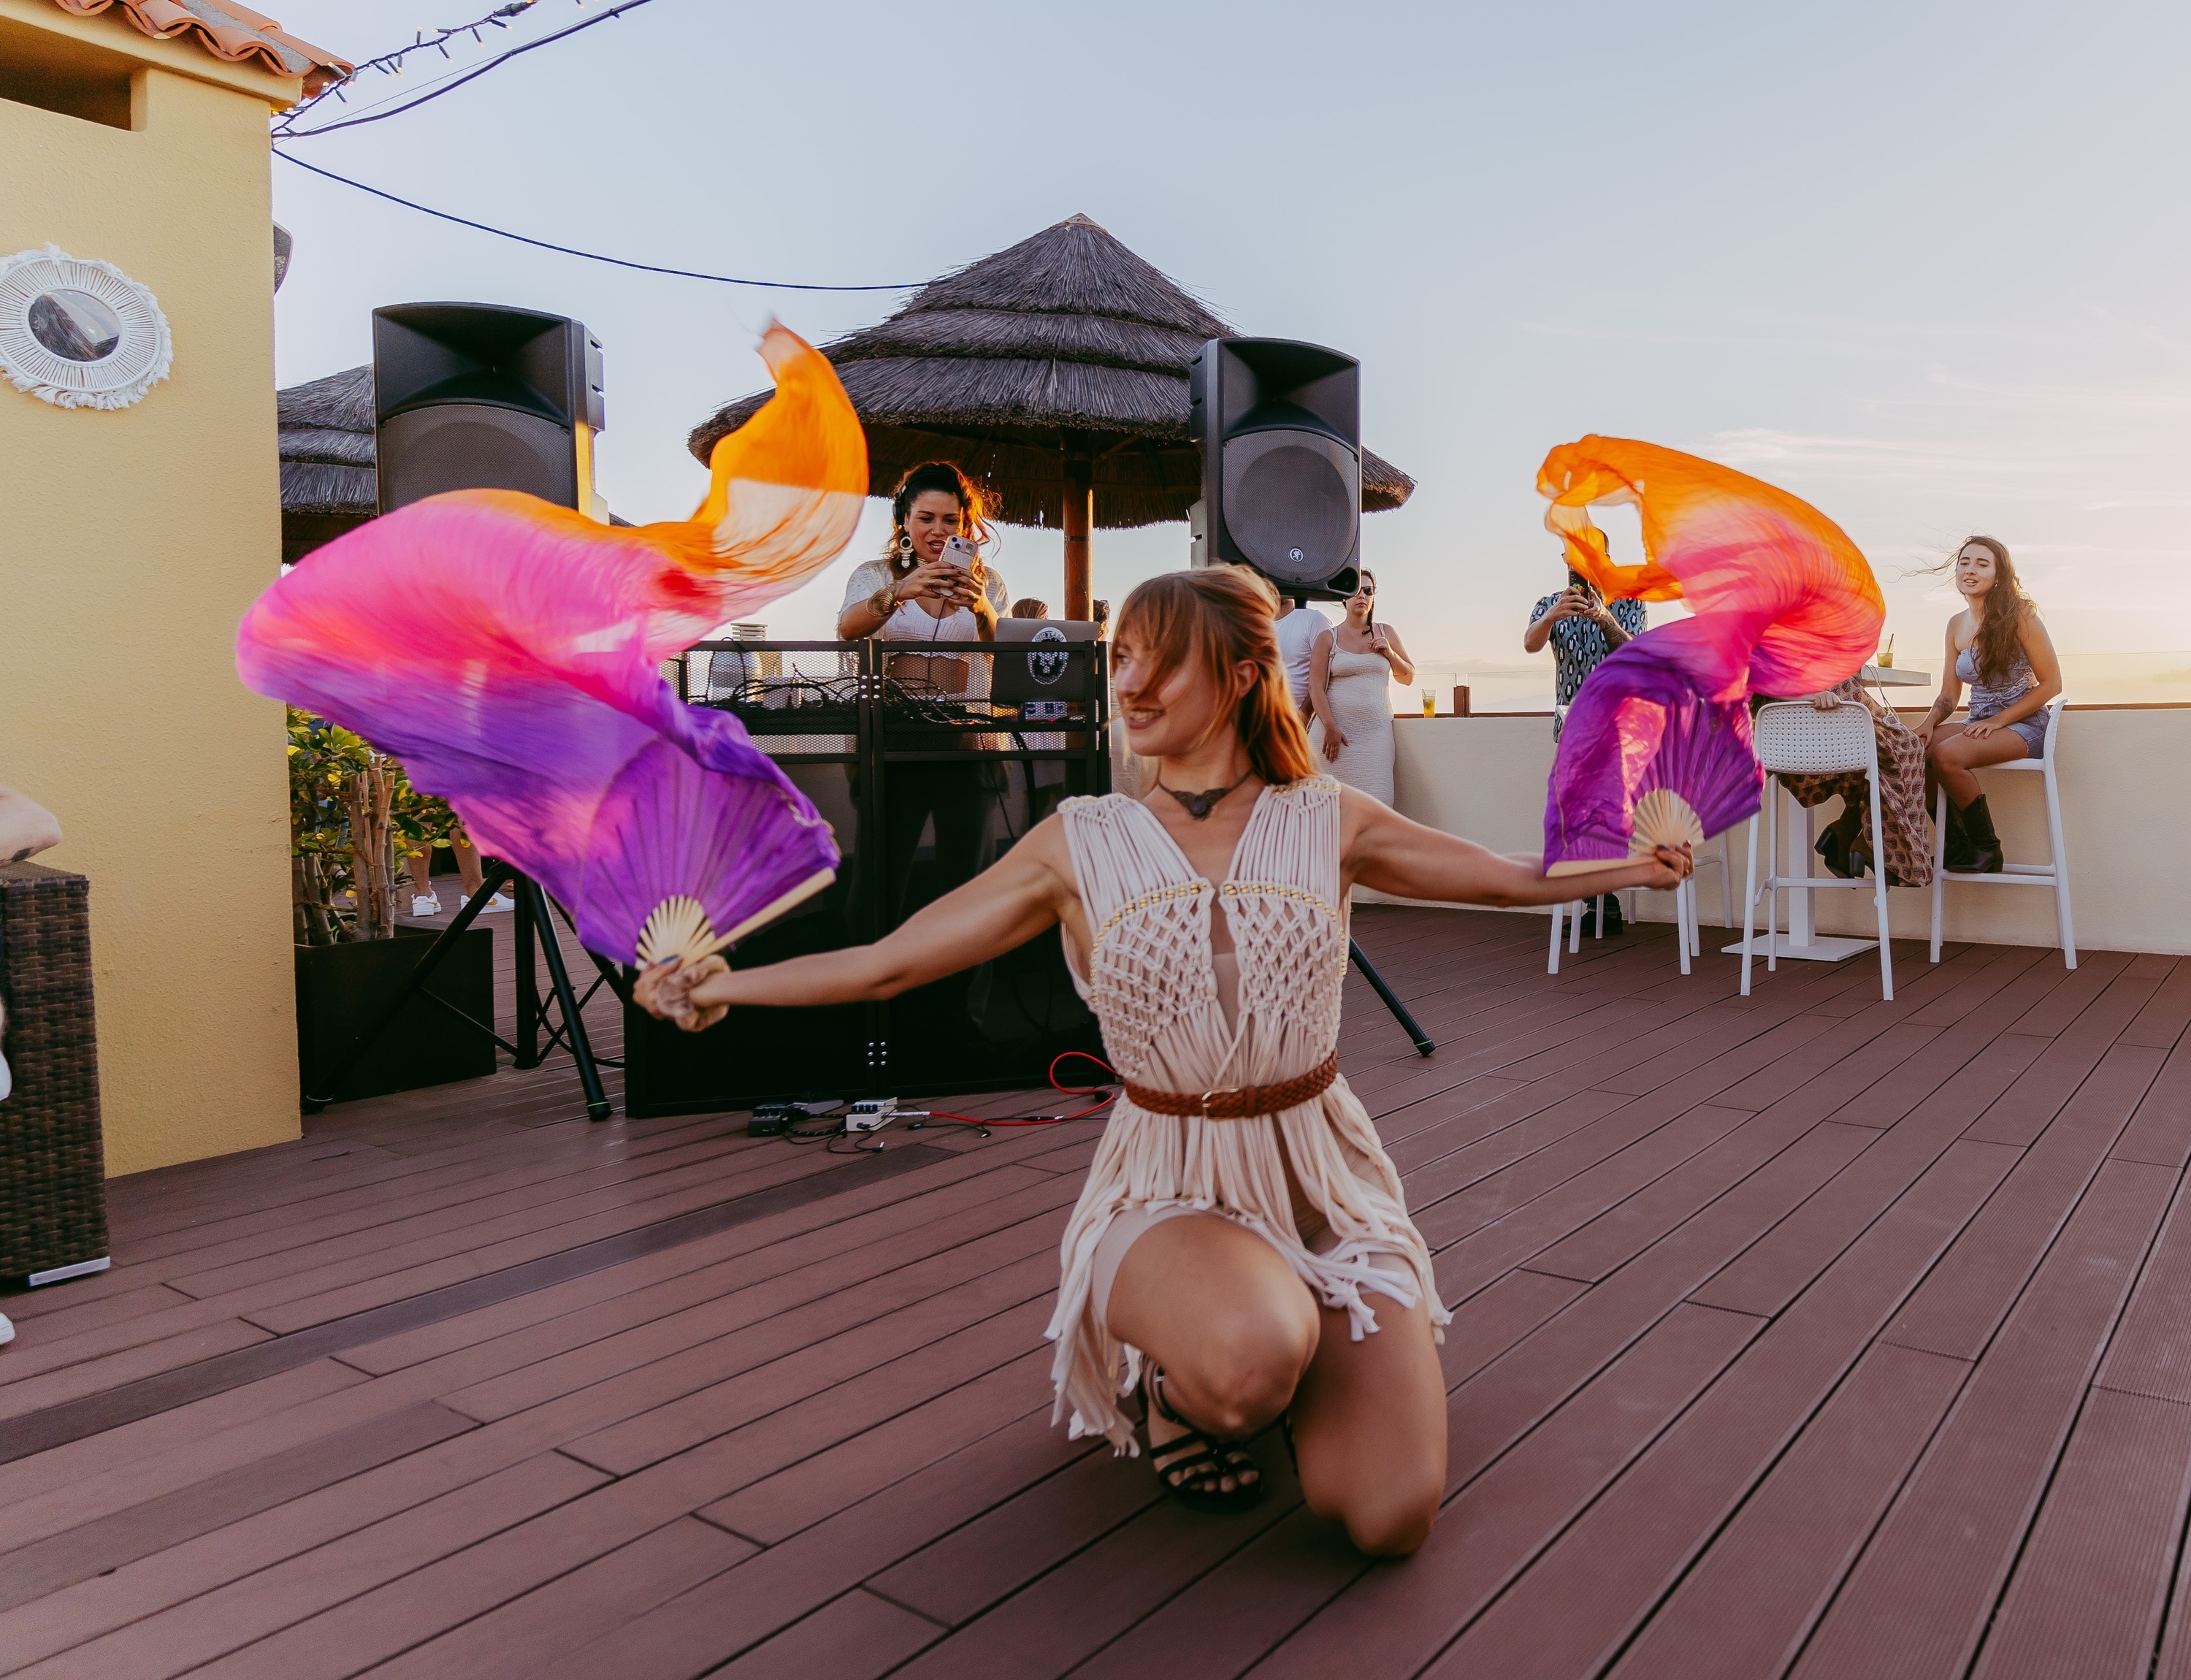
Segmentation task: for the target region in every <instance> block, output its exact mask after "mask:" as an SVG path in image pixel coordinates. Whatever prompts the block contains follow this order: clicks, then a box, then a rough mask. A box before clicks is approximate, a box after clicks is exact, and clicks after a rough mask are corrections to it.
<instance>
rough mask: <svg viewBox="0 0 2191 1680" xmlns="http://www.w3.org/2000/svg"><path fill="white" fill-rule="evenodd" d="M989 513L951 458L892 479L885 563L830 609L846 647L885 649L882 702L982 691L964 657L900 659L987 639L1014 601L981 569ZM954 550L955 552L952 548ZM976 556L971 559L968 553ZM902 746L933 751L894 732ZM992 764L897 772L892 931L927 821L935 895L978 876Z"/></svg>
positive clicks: (890, 863) (934, 764) (889, 846)
mask: <svg viewBox="0 0 2191 1680" xmlns="http://www.w3.org/2000/svg"><path fill="white" fill-rule="evenodd" d="M986 513H987V507H986V506H985V505H984V504H983V502H982V494H981V493H980V491H978V490H976V488H975V487H974V485H973V484H972V482H971V481H969V480H968V478H967V477H966V476H965V474H964V473H962V472H960V471H959V469H958V468H956V467H954V466H953V465H952V464H950V463H949V462H948V461H930V462H927V463H925V464H923V465H920V466H917V467H915V468H913V470H912V471H911V472H908V474H906V476H904V477H903V478H902V479H900V480H899V481H898V486H897V489H896V493H893V494H892V496H891V532H890V536H889V538H888V539H887V540H886V541H885V543H884V544H883V551H882V554H881V555H879V557H878V558H876V559H874V560H871V561H868V563H867V564H866V565H864V566H862V567H856V568H854V570H853V572H852V575H851V578H849V579H848V580H847V581H846V583H845V604H844V606H843V607H840V608H839V609H838V612H837V635H839V638H840V639H842V640H843V641H857V640H859V639H860V638H861V637H862V636H873V637H874V638H875V639H876V640H877V641H883V642H887V643H888V644H890V652H889V655H888V657H887V658H885V661H884V663H883V675H885V677H886V678H888V679H889V680H890V681H891V684H892V685H893V686H891V688H890V689H888V690H886V691H885V693H886V696H887V697H888V698H896V699H897V700H900V701H902V702H903V703H905V704H906V705H908V707H911V706H916V705H918V704H919V702H921V701H923V700H935V701H940V702H942V703H945V704H946V705H948V704H951V703H954V702H959V703H963V702H965V700H967V699H969V698H986V697H987V693H988V689H989V685H988V672H987V663H988V662H987V660H986V659H984V660H982V669H980V670H976V669H975V668H974V664H973V662H972V661H970V660H969V659H968V658H966V656H965V654H963V653H960V654H952V653H932V654H931V653H919V652H898V651H897V650H898V649H899V648H900V647H905V648H908V649H910V648H914V647H918V646H920V645H921V644H922V643H924V642H938V641H944V642H950V641H960V642H966V641H995V640H996V639H997V620H998V619H999V618H1000V617H1002V616H1003V615H1004V612H1005V610H1006V603H1007V602H1009V601H1010V600H1011V594H1010V591H1009V590H1008V589H1005V588H1004V578H1003V577H1002V576H1001V575H1000V574H999V572H998V571H997V569H996V568H995V567H993V566H986V565H984V564H983V563H982V559H981V556H980V552H979V550H978V547H977V546H975V545H978V544H982V543H984V542H986V541H987V540H988V537H989V527H988V524H987V520H986V519H985V517H984V515H985V514H986ZM954 538H959V539H962V540H961V541H959V542H958V543H956V544H954V542H953V539H954ZM970 547H973V549H974V551H973V552H972V553H971V554H970V555H969V554H968V553H967V550H968V549H969V548H970ZM936 736H937V738H936V740H935V741H934V742H933V744H934V745H936V746H938V747H942V748H949V747H954V746H960V745H964V744H965V742H964V739H963V737H957V736H953V735H948V734H946V733H944V732H940V731H939V732H936ZM898 739H899V741H900V743H902V744H929V743H921V742H916V741H915V739H914V737H911V736H909V735H907V734H905V733H904V732H903V731H902V730H901V731H900V732H899V735H898ZM988 771H989V766H987V765H984V764H982V763H981V762H980V761H978V760H975V759H972V758H969V759H968V760H965V762H963V763H958V764H953V763H952V762H950V761H948V760H929V761H926V762H913V763H898V764H893V765H892V766H891V770H890V798H889V800H888V801H887V802H886V803H887V810H888V812H889V815H888V817H887V820H886V823H885V829H886V832H885V834H884V836H883V868H884V881H885V892H886V894H887V897H885V900H884V904H885V915H886V916H887V918H888V921H889V925H891V926H893V927H894V926H896V925H897V923H898V922H899V920H902V918H903V916H904V914H905V912H906V910H907V908H908V903H907V897H906V894H907V889H908V886H910V885H911V882H912V878H913V861H914V854H915V853H916V852H917V851H919V847H920V835H921V831H922V829H925V828H926V827H927V826H928V823H929V819H930V818H931V817H933V818H934V819H935V823H936V891H937V892H938V893H939V894H941V893H945V892H948V891H951V890H952V889H953V887H955V886H960V885H961V884H962V883H964V882H966V881H970V880H972V879H973V878H974V875H975V873H976V871H977V870H979V869H980V868H981V867H982V836H983V834H984V833H985V832H986V830H987V814H988V808H989V800H990V798H991V795H992V794H993V792H994V791H995V789H993V788H992V787H991V786H990V785H989V784H988V783H987V781H986V780H985V779H984V777H985V776H986V775H987V772H988Z"/></svg>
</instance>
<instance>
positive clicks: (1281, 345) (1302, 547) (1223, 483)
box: [1187, 339, 1362, 600]
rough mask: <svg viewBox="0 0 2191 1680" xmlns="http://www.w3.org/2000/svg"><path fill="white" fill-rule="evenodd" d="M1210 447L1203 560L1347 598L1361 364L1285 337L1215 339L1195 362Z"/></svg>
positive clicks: (1353, 565)
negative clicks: (1238, 567) (1236, 566)
mask: <svg viewBox="0 0 2191 1680" xmlns="http://www.w3.org/2000/svg"><path fill="white" fill-rule="evenodd" d="M1187 383H1188V394H1189V399H1190V402H1191V407H1190V408H1189V411H1188V412H1189V419H1188V422H1187V424H1188V427H1189V430H1191V432H1192V436H1193V437H1194V441H1195V442H1196V443H1197V444H1198V446H1199V447H1200V448H1201V452H1202V504H1201V507H1200V510H1199V512H1198V517H1197V519H1196V521H1195V529H1194V559H1193V563H1194V564H1195V565H1197V566H1214V565H1219V564H1229V565H1240V566H1252V567H1255V569H1256V570H1257V571H1259V572H1262V573H1263V574H1264V575H1265V576H1266V577H1267V578H1270V579H1271V581H1272V583H1274V584H1277V585H1278V588H1279V589H1280V590H1281V591H1282V592H1283V593H1284V594H1287V595H1295V596H1303V597H1317V598H1321V599H1327V600H1331V599H1344V598H1345V597H1346V596H1347V595H1351V594H1352V593H1353V590H1354V584H1355V580H1356V570H1357V567H1359V566H1360V564H1361V561H1362V368H1361V364H1360V363H1359V362H1356V361H1355V360H1354V358H1353V357H1352V356H1341V355H1340V353H1339V352H1338V351H1337V350H1325V349H1323V348H1322V347H1321V346H1319V345H1303V344H1295V343H1294V342H1293V341H1292V340H1290V339H1210V340H1209V343H1207V344H1205V345H1203V347H1202V350H1201V352H1200V353H1199V354H1198V356H1196V357H1195V358H1194V362H1193V364H1192V367H1191V368H1190V369H1189V371H1188V374H1187Z"/></svg>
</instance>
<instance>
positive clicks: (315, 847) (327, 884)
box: [288, 707, 495, 1101]
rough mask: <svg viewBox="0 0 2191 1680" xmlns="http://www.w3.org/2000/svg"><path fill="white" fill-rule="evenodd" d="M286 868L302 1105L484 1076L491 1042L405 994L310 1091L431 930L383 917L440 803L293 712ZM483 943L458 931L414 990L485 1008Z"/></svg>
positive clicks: (449, 825)
mask: <svg viewBox="0 0 2191 1680" xmlns="http://www.w3.org/2000/svg"><path fill="white" fill-rule="evenodd" d="M288 755H289V871H290V885H291V889H292V891H291V899H292V903H291V914H292V918H293V925H294V928H295V937H296V944H297V1061H298V1066H299V1073H300V1074H301V1076H302V1079H303V1090H304V1094H305V1095H307V1096H333V1098H335V1099H336V1100H338V1101H340V1100H345V1099H348V1098H350V1097H354V1096H381V1095H383V1094H384V1093H386V1092H389V1091H415V1090H417V1089H418V1088H419V1087H421V1086H424V1085H445V1084H447V1083H448V1082H449V1081H450V1080H452V1079H475V1078H477V1077H479V1076H480V1075H481V1074H486V1073H492V1072H493V1071H494V1065H495V1064H494V1045H493V1044H492V1041H491V1040H489V1039H487V1036H486V1035H485V1034H481V1033H480V1032H478V1031H476V1030H475V1029H474V1028H470V1027H468V1026H466V1025H465V1024H464V1022H462V1021H460V1020H458V1019H457V1018H456V1017H454V1016H452V1015H451V1014H450V1013H449V1012H448V1011H447V1010H446V1009H443V1008H441V1006H440V1005H437V1004H435V1002H434V1001H433V1000H432V999H431V998H428V997H424V996H417V997H413V999H411V1000H410V1002H409V1003H407V1005H405V1006H404V1009H403V1012H402V1013H401V1015H399V1016H398V1017H396V1022H395V1024H394V1025H393V1026H391V1027H390V1028H389V1029H388V1030H387V1031H385V1032H384V1033H382V1034H380V1035H379V1037H378V1039H377V1040H376V1041H375V1042H374V1043H373V1044H372V1045H368V1046H367V1047H366V1051H365V1054H364V1055H363V1056H361V1057H360V1058H359V1060H358V1062H357V1063H356V1066H355V1067H354V1068H352V1069H351V1070H350V1074H349V1075H348V1077H347V1078H345V1079H344V1081H343V1084H342V1086H341V1088H340V1089H339V1090H338V1091H333V1092H328V1091H324V1090H322V1086H321V1082H322V1079H325V1078H327V1077H328V1076H329V1075H331V1074H332V1073H333V1072H334V1071H335V1070H336V1068H339V1066H340V1065H341V1063H342V1062H344V1060H346V1059H347V1058H348V1056H350V1053H351V1051H353V1050H354V1049H355V1048H356V1045H357V1041H358V1039H359V1037H360V1036H361V1034H364V1033H366V1032H367V1031H368V1030H370V1028H372V1026H373V1022H377V1021H378V1020H379V1019H380V1018H381V1016H382V1013H383V1012H384V1011H385V1010H386V1008H387V1007H388V1005H390V1003H391V1002H393V1001H394V1000H395V999H396V994H398V993H399V992H400V991H401V989H402V988H403V986H404V985H405V984H406V982H408V980H409V979H410V977H411V974H412V971H413V970H414V969H415V968H417V966H418V960H419V959H420V957H422V956H423V955H424V954H425V952H426V949H427V948H428V946H429V944H430V943H431V941H432V940H433V938H434V937H435V935H436V932H437V930H435V929H434V928H430V927H420V926H416V925H409V924H406V923H401V922H398V921H397V920H396V871H397V870H398V869H399V868H401V864H402V862H403V860H404V859H406V858H407V857H415V856H418V855H419V854H420V853H421V852H423V851H426V850H428V849H430V848H432V847H435V846H447V845H448V844H449V841H450V839H451V837H452V834H456V833H458V822H457V818H456V815H455V813H454V812H452V811H451V810H450V809H449V807H448V806H447V804H446V803H444V802H443V801H441V800H437V799H434V798H432V797H430V796H429V795H427V794H421V793H419V792H418V790H417V789H414V788H413V787H412V785H411V781H410V778H409V777H407V776H406V775H405V774H404V772H403V766H401V764H399V763H397V762H396V760H394V759H392V758H390V756H389V755H387V754H385V753H382V752H378V751H376V750H375V749H373V746H372V744H371V743H368V742H367V741H366V740H365V739H364V738H363V737H361V736H358V735H355V734H353V733H351V732H350V731H349V730H347V729H344V728H342V727H340V726H338V725H335V724H331V723H328V722H327V721H326V720H323V719H320V718H316V717H312V716H310V715H307V714H305V713H304V712H300V711H299V710H297V709H295V708H293V707H292V708H291V709H290V712H289V747H288ZM493 988H494V936H493V934H492V932H490V931H488V930H487V929H486V928H484V927H475V928H471V929H468V930H467V931H465V932H464V935H463V936H462V937H460V938H459V939H458V942H457V946H456V948H455V949H454V950H452V951H451V952H450V953H449V954H447V955H446V956H444V957H443V958H442V960H441V964H440V965H439V966H438V967H437V968H436V969H435V971H434V975H433V978H432V979H431V980H430V981H429V982H427V985H426V988H425V989H426V991H427V992H430V993H431V994H433V996H434V997H438V998H440V999H442V1000H443V1001H445V1002H447V1004H450V1005H453V1006H454V1007H455V1008H457V1009H458V1010H461V1011H464V1014H466V1015H468V1016H469V1017H472V1018H473V1019H474V1020H475V1021H481V1022H491V1021H492V1019H493V1010H494V989H493Z"/></svg>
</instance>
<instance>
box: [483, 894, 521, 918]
mask: <svg viewBox="0 0 2191 1680" xmlns="http://www.w3.org/2000/svg"><path fill="white" fill-rule="evenodd" d="M515 908H517V901H516V900H515V898H512V897H510V896H509V894H508V893H506V892H498V893H496V894H495V895H494V897H492V898H490V899H488V900H487V914H488V915H490V916H491V915H492V914H494V913H495V912H496V911H498V910H514V909H515Z"/></svg>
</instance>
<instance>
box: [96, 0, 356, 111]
mask: <svg viewBox="0 0 2191 1680" xmlns="http://www.w3.org/2000/svg"><path fill="white" fill-rule="evenodd" d="M54 4H55V5H56V6H59V7H60V9H62V10H63V11H65V12H73V13H74V14H76V15H77V16H78V17H80V18H88V17H96V16H97V15H98V14H100V13H101V12H104V11H105V10H107V9H110V8H112V9H117V10H119V11H120V12H121V14H122V16H124V17H126V18H128V20H129V21H130V22H131V23H133V24H134V25H135V26H137V28H138V29H139V31H142V32H143V33H145V34H146V35H150V36H151V37H154V38H155V39H156V40H169V39H173V38H174V37H188V38H189V39H191V41H194V42H195V43H197V45H199V46H200V47H202V48H204V49H205V50H206V51H207V52H208V53H210V54H213V57H215V58H217V59H222V60H226V61H227V62H228V63H230V64H245V63H248V62H250V61H252V60H257V61H258V63H259V65H260V66H261V67H262V68H264V69H266V70H270V71H272V72H273V73H274V74H275V75H276V76H297V77H303V78H304V94H305V96H306V97H307V98H309V97H310V96H311V95H312V94H316V93H318V92H319V91H320V90H321V89H322V88H325V87H327V85H328V84H329V83H335V82H339V81H341V80H342V79H343V77H345V76H347V75H349V74H350V69H351V66H350V64H349V62H348V61H347V60H343V59H339V58H337V57H335V56H334V54H332V53H330V52H328V51H327V49H326V48H322V47H315V46H313V45H312V44H311V43H310V42H308V41H299V39H297V37H295V36H293V35H285V34H284V33H282V26H281V25H280V24H278V23H276V22H275V21H274V20H273V19H271V18H268V17H261V16H260V15H259V14H258V13H256V12H252V11H247V10H245V9H243V8H242V7H241V6H238V5H234V4H231V3H230V0H54Z"/></svg>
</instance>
